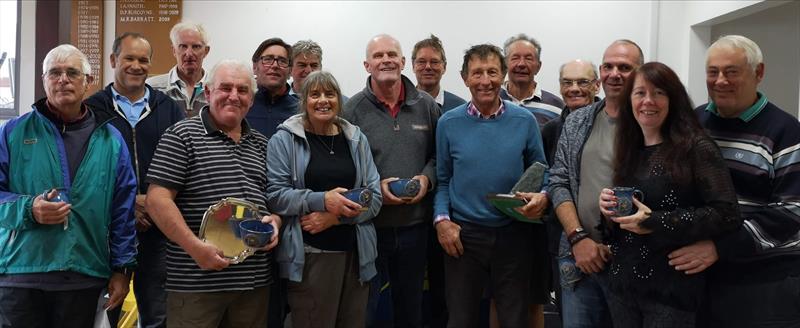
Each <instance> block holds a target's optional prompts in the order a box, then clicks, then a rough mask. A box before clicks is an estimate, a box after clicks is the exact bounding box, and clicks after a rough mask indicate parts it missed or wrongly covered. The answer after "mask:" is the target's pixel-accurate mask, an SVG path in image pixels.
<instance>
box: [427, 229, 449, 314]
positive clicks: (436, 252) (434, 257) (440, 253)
mask: <svg viewBox="0 0 800 328" xmlns="http://www.w3.org/2000/svg"><path fill="white" fill-rule="evenodd" d="M428 231H429V232H428V295H429V299H430V305H429V306H428V310H429V311H430V316H429V317H430V319H429V321H428V327H430V328H445V327H447V305H446V303H445V297H444V295H445V294H444V256H446V255H445V253H444V250H443V249H442V245H441V244H440V243H439V238H438V237H437V236H436V229H434V228H433V227H431V228H430V229H428Z"/></svg>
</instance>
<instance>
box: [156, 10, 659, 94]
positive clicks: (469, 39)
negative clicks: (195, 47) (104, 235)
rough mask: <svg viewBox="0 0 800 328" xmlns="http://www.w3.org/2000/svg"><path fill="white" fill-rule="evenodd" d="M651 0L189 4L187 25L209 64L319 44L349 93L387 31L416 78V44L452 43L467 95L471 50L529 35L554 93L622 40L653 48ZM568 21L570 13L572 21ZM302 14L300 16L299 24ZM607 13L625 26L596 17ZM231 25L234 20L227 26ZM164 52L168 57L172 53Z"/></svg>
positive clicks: (452, 60)
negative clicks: (571, 69) (197, 26)
mask: <svg viewBox="0 0 800 328" xmlns="http://www.w3.org/2000/svg"><path fill="white" fill-rule="evenodd" d="M650 6H651V3H650V1H638V2H607V1H603V2H563V3H562V2H483V1H482V2H469V1H428V2H415V1H399V2H377V1H369V2H327V1H324V2H301V1H298V2H294V1H292V2H285V1H279V2H255V1H229V2H225V4H224V5H221V3H220V2H215V1H198V2H194V1H185V2H184V19H190V20H193V21H196V22H201V23H202V24H204V26H205V27H206V29H207V31H209V34H210V40H211V46H212V48H211V53H210V54H209V57H208V59H207V63H206V66H210V65H213V63H214V62H216V61H218V60H219V59H221V58H226V57H234V58H242V59H249V58H250V56H251V55H252V53H253V51H254V50H255V48H256V47H257V46H258V44H259V43H260V42H261V41H263V40H264V39H267V38H270V37H276V36H277V37H281V38H283V39H284V40H285V41H287V42H289V43H294V42H295V41H297V40H300V39H309V38H310V39H312V40H314V41H317V42H318V43H320V45H321V46H322V48H323V53H324V55H323V58H324V59H323V67H324V68H325V69H326V70H329V71H331V72H332V73H334V75H335V76H336V77H337V78H338V79H339V81H340V83H341V84H342V89H343V92H344V93H345V94H347V95H352V94H354V93H356V92H358V91H360V90H361V89H362V88H363V86H364V83H365V78H366V76H367V73H366V72H365V71H364V68H363V64H362V62H363V60H364V57H365V47H366V43H367V41H368V40H369V38H370V37H372V36H373V35H375V34H378V33H388V34H391V35H393V36H394V37H396V38H397V39H398V40H399V41H400V42H401V44H402V47H403V51H404V54H405V55H406V69H405V71H404V74H406V75H407V76H409V78H411V79H412V80H414V78H413V73H412V70H411V50H412V49H413V46H414V43H416V42H417V41H419V40H421V39H423V38H426V37H428V35H429V34H430V33H434V34H436V35H437V36H438V37H439V38H441V39H442V41H443V43H444V45H445V52H446V53H447V55H448V63H449V65H448V72H447V73H446V75H445V78H444V81H443V85H444V87H445V88H446V89H448V90H453V91H454V92H455V93H457V94H459V95H461V96H463V97H468V95H469V92H468V91H467V89H466V88H465V87H464V85H463V82H462V81H461V79H460V77H459V76H458V71H459V70H460V67H461V64H462V56H463V53H464V50H465V49H467V48H468V47H469V46H470V45H474V44H479V43H485V42H489V43H493V44H496V45H498V46H502V43H503V41H505V39H506V38H508V37H509V36H511V35H512V34H516V33H519V32H524V33H527V34H528V35H530V36H533V37H535V38H537V39H538V40H539V41H540V43H541V44H542V48H543V49H542V61H543V68H542V70H541V72H540V73H539V76H538V77H537V80H538V81H540V83H541V84H542V85H543V87H544V88H545V89H547V90H550V91H553V92H556V93H557V91H558V88H557V79H558V66H559V65H560V64H561V63H563V62H566V61H567V60H570V59H573V58H587V59H591V60H593V61H595V62H599V60H600V57H601V55H602V51H603V50H604V48H605V47H606V46H607V45H608V43H609V42H610V41H612V40H613V39H616V38H630V39H632V40H635V41H637V42H640V43H641V44H642V47H644V48H647V47H648V46H649V43H650V38H649V34H648V32H649V30H650V26H649V24H650V23H649V21H648V20H646V19H642V20H629V19H621V18H624V17H629V16H644V17H648V16H649V12H650ZM567 13H568V14H567ZM301 15H302V18H300V17H301ZM603 15H607V16H611V17H617V18H619V19H598V18H597V17H600V16H603ZM220 17H225V18H226V19H219V18H220ZM164 51H166V50H164Z"/></svg>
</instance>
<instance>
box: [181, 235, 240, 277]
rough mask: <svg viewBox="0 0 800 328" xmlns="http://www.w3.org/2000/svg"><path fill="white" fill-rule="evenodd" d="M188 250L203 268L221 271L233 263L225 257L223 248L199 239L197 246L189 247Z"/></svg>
mask: <svg viewBox="0 0 800 328" xmlns="http://www.w3.org/2000/svg"><path fill="white" fill-rule="evenodd" d="M186 252H187V253H189V256H191V257H192V259H193V260H194V261H195V262H196V263H197V265H198V266H199V267H200V268H201V269H203V270H215V271H220V270H222V269H225V268H227V267H228V266H229V265H230V264H231V263H230V261H229V260H227V259H226V258H225V257H223V253H222V250H220V249H219V248H217V247H216V246H214V245H212V244H209V243H206V242H204V241H199V243H198V244H197V245H196V246H195V247H192V249H191V250H189V249H187V250H186Z"/></svg>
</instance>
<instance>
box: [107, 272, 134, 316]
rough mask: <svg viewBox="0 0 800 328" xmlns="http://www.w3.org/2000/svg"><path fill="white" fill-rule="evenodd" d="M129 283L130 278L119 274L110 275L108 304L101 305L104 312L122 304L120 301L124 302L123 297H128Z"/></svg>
mask: <svg viewBox="0 0 800 328" xmlns="http://www.w3.org/2000/svg"><path fill="white" fill-rule="evenodd" d="M129 283H130V277H128V276H126V275H124V274H121V273H119V272H114V273H112V274H111V279H109V280H108V296H109V297H108V302H106V304H104V305H103V308H104V309H106V311H108V310H109V309H113V308H116V307H117V306H120V304H122V301H124V300H125V296H128V288H129V287H128V286H130V285H129Z"/></svg>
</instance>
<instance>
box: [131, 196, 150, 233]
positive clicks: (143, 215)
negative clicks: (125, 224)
mask: <svg viewBox="0 0 800 328" xmlns="http://www.w3.org/2000/svg"><path fill="white" fill-rule="evenodd" d="M146 200H147V195H146V194H140V195H136V204H135V206H134V210H135V211H134V213H133V214H134V216H135V217H136V231H138V232H145V231H147V230H150V228H151V227H153V222H152V221H150V216H149V215H147V209H146V208H145V206H146Z"/></svg>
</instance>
